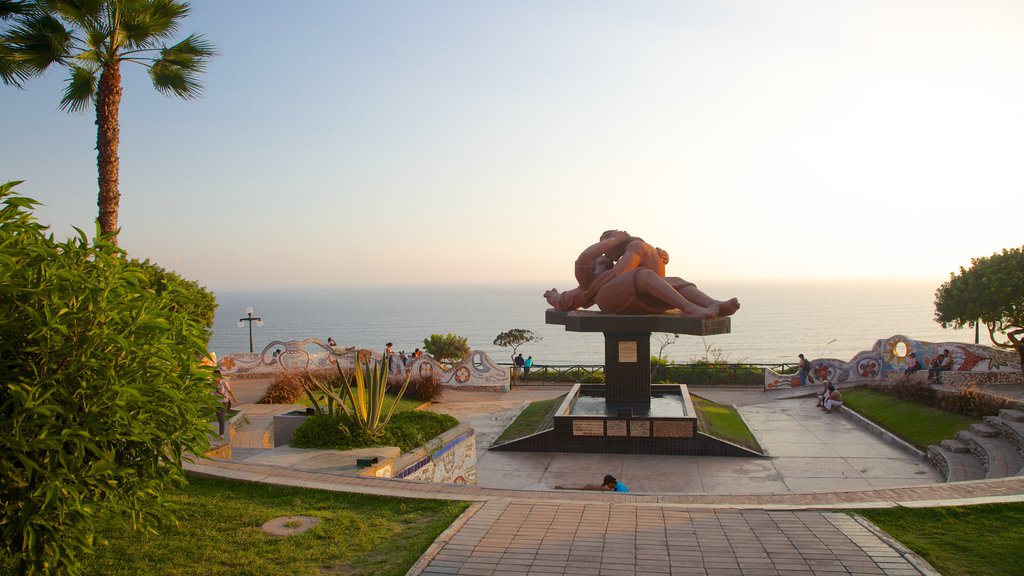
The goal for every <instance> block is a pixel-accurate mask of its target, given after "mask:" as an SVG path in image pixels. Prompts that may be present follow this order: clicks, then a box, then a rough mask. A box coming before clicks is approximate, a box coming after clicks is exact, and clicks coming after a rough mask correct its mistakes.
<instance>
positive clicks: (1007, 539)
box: [843, 394, 1024, 576]
mask: <svg viewBox="0 0 1024 576" xmlns="http://www.w3.org/2000/svg"><path fill="white" fill-rule="evenodd" d="M845 396H846V394H843V397H844V398H845ZM857 513H858V514H860V515H861V516H864V517H865V518H867V519H868V520H870V521H872V522H874V523H875V524H876V525H878V527H879V528H881V529H882V530H885V531H886V532H888V533H889V534H890V535H892V536H893V537H894V538H896V539H897V540H899V541H900V542H902V543H903V544H904V545H905V546H906V547H907V548H910V549H911V550H913V551H914V552H916V553H918V554H920V555H921V556H922V557H923V558H924V559H925V560H927V561H928V563H929V564H931V565H932V566H933V567H934V568H935V569H936V570H938V571H939V572H941V573H942V574H943V575H944V576H957V575H967V574H970V575H972V576H1014V575H1017V576H1021V575H1024V547H1021V542H1024V523H1021V518H1024V503H1020V502H1018V503H1012V504H986V505H979V506H960V507H955V508H912V509H908V508H887V509H876V510H861V511H858V512H857Z"/></svg>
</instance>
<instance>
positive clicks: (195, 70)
mask: <svg viewBox="0 0 1024 576" xmlns="http://www.w3.org/2000/svg"><path fill="white" fill-rule="evenodd" d="M188 13H189V5H188V3H186V2H178V1H176V0H24V1H20V2H19V1H17V0H2V1H0V22H7V23H8V24H6V25H5V26H4V28H3V29H2V30H0V78H2V79H3V81H4V83H5V84H7V85H11V86H17V87H19V88H20V87H21V86H22V84H23V83H24V82H25V81H26V80H28V79H29V78H31V77H34V76H40V75H42V74H43V73H44V72H46V71H47V70H48V69H49V68H50V67H51V66H54V65H57V66H61V67H64V68H67V69H68V71H69V72H70V78H69V79H68V83H67V87H66V88H65V90H64V96H63V97H62V98H61V101H60V107H61V109H62V110H66V111H68V112H84V111H85V110H86V108H88V107H89V106H90V105H95V110H96V150H97V160H96V165H97V169H98V173H99V177H98V181H99V199H98V201H97V204H98V205H99V223H100V229H101V230H102V231H103V233H104V234H110V236H109V240H110V241H111V242H112V243H114V244H116V243H117V230H118V227H117V214H118V206H119V205H120V200H121V193H120V188H119V184H118V178H119V172H120V160H119V158H118V147H119V145H120V139H121V136H120V122H119V114H120V106H121V63H122V62H132V63H135V64H141V65H143V66H145V67H146V68H147V69H148V70H149V77H150V79H151V80H152V82H153V87H154V88H156V89H157V91H159V92H161V93H163V94H165V95H170V96H177V97H179V98H183V99H190V98H195V97H197V96H199V94H200V93H201V92H202V88H201V86H200V85H199V83H198V81H197V79H196V76H197V75H198V74H199V73H200V72H202V71H203V69H205V67H206V63H207V61H208V60H209V59H210V58H211V57H212V56H213V55H214V50H213V45H212V44H210V43H209V42H207V41H206V40H205V39H203V37H202V36H201V35H196V34H192V35H190V36H187V37H186V38H185V39H184V40H181V41H180V42H178V43H177V44H174V45H172V46H166V45H164V44H163V42H164V41H166V40H167V39H169V38H170V37H172V36H174V35H175V34H176V33H177V32H178V29H179V28H180V26H181V21H182V19H184V18H185V17H186V16H187V15H188Z"/></svg>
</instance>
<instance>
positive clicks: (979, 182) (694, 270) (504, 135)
mask: <svg viewBox="0 0 1024 576" xmlns="http://www.w3.org/2000/svg"><path fill="white" fill-rule="evenodd" d="M183 32H186V33H187V32H200V33H203V34H205V35H206V36H207V38H208V39H209V40H211V41H212V42H214V43H215V44H216V46H217V49H218V50H219V51H220V55H219V56H218V57H217V58H216V59H215V60H213V61H212V63H211V64H210V66H209V68H208V70H207V72H206V74H205V75H204V77H203V82H204V85H205V94H204V96H203V97H202V98H201V99H199V100H196V101H188V102H185V101H180V100H174V99H170V98H166V97H164V96H162V95H160V94H159V93H157V92H156V91H155V90H154V89H153V88H152V86H151V85H150V84H149V80H148V77H147V76H146V75H145V72H144V69H142V68H141V67H138V66H132V65H126V67H125V69H124V97H123V101H122V109H121V193H122V200H121V212H120V224H121V226H122V232H121V235H120V242H121V245H122V246H123V247H124V248H126V249H127V250H128V251H129V253H130V254H131V255H132V256H135V257H139V258H147V257H148V258H151V259H152V260H154V261H156V262H158V263H159V264H161V265H163V266H165V267H169V268H173V269H175V270H177V271H178V272H180V273H181V274H183V275H184V276H186V277H188V278H193V279H196V280H199V281H200V283H202V284H204V285H206V286H209V287H211V288H214V289H248V288H253V289H262V288H277V287H302V286H331V285H342V284H381V283H386V284H390V283H403V282H417V283H422V282H462V281H477V282H497V281H513V280H514V281H538V282H539V281H549V280H552V281H561V283H562V284H565V285H566V287H568V285H569V284H570V282H571V279H572V275H571V263H572V261H573V259H574V258H575V256H576V255H577V253H578V252H579V251H580V250H581V249H582V248H584V247H585V246H586V245H587V244H589V243H591V242H592V241H594V240H596V238H597V236H598V235H599V234H600V232H601V231H603V230H605V229H608V228H620V229H625V230H627V231H629V232H631V233H633V234H636V235H639V236H642V237H644V238H645V239H646V240H648V241H649V242H651V243H652V244H656V245H659V246H661V247H663V248H665V249H667V250H668V251H669V252H670V254H671V255H672V262H671V263H670V264H669V272H670V273H673V274H674V275H679V276H683V277H685V278H688V279H693V280H701V279H712V278H713V279H730V278H765V277H834V276H852V277H859V276H873V277H901V276H905V277H927V278H935V279H937V281H942V280H944V279H945V278H947V277H948V274H949V272H951V271H954V270H956V269H957V268H958V267H960V266H968V265H969V264H970V258H971V257H974V256H985V255H989V254H992V253H993V252H996V251H998V250H1000V249H1002V248H1004V247H1012V246H1019V245H1020V244H1021V242H1022V238H1021V234H1020V231H1019V230H1020V229H1019V226H1020V224H1019V222H1018V220H1017V219H1018V218H1019V217H1020V214H1021V212H1022V208H1024V200H1022V196H1021V191H1022V184H1024V170H1022V167H1024V163H1022V162H1024V161H1022V158H1024V2H1020V1H1019V0H1006V1H996V0H971V1H966V0H961V1H955V2H949V1H934V0H927V1H925V0H921V1H905V0H879V1H869V0H855V1H854V0H851V1H821V0H805V1H792V0H780V1H765V0H748V1H743V0H736V1H715V0H708V1H677V0H673V1H668V2H650V1H644V2H620V1H611V2H602V1H594V0H586V1H578V2H572V1H557V2H551V1H522V2H501V3H499V2H471V1H465V2H421V1H393V2H339V1H336V0H323V1H313V0H303V1H302V2H298V3H294V4H288V5H285V6H283V5H282V4H281V3H279V2H278V3H270V2H265V1H262V0H245V1H241V0H218V1H217V2H198V1H197V2H193V14H192V16H191V17H190V18H188V19H187V20H186V21H185V25H184V27H183ZM64 81H65V74H64V72H62V71H58V70H54V71H52V72H51V73H50V74H48V75H47V76H45V77H43V78H41V79H36V80H33V81H30V82H29V83H28V84H26V87H25V89H24V90H21V91H19V90H16V89H13V88H10V87H6V86H0V110H2V113H0V114H2V115H0V125H2V126H3V128H2V130H0V132H2V133H3V135H4V137H3V138H0V180H3V181H7V180H26V183H25V184H22V185H21V186H20V187H19V188H18V190H19V191H20V192H21V193H22V194H25V195H28V196H31V197H34V198H36V199H37V200H40V201H42V202H43V203H44V204H45V206H44V207H43V208H41V209H40V210H39V212H38V216H39V219H40V220H41V221H42V222H44V223H46V224H49V225H51V226H52V230H53V231H54V233H55V234H57V235H58V236H60V237H63V236H67V235H69V234H70V233H71V232H72V229H71V227H72V226H77V227H79V228H83V229H85V230H86V231H87V232H89V233H90V235H91V234H92V232H93V231H94V230H95V218H96V164H95V162H96V158H95V150H94V147H95V138H96V133H95V126H94V124H93V121H94V117H93V112H92V111H90V112H89V113H87V114H85V115H68V114H66V113H64V112H62V111H60V110H59V109H58V102H59V99H60V92H61V89H62V86H63V83H64Z"/></svg>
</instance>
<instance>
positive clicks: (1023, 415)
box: [999, 408, 1024, 422]
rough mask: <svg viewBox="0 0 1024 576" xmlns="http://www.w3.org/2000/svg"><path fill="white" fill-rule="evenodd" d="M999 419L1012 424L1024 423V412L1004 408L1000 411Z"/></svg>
mask: <svg viewBox="0 0 1024 576" xmlns="http://www.w3.org/2000/svg"><path fill="white" fill-rule="evenodd" d="M999 417H1000V418H1002V419H1003V420H1007V421H1010V422H1024V410H1012V409H1009V408H1003V409H1002V410H1000V411H999Z"/></svg>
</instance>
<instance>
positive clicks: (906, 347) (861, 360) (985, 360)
mask: <svg viewBox="0 0 1024 576" xmlns="http://www.w3.org/2000/svg"><path fill="white" fill-rule="evenodd" d="M947 349H948V350H949V352H950V355H951V356H952V357H953V367H952V369H951V370H950V372H944V373H943V377H944V378H945V375H946V374H949V375H952V376H954V377H955V376H956V375H962V376H965V377H970V378H972V379H973V378H979V379H985V380H987V379H988V378H990V377H993V376H998V377H1001V378H1005V379H1008V380H1016V379H1018V378H1019V377H1020V363H1019V359H1018V358H1019V357H1018V356H1017V355H1016V354H1012V353H1009V352H1007V351H1005V350H999V349H997V348H992V347H989V346H980V345H976V344H964V343H962V342H938V343H936V342H924V341H922V340H914V339H912V338H907V337H906V336H900V335H896V336H893V337H891V338H886V339H884V340H877V341H875V345H874V346H872V347H871V350H865V351H862V352H858V353H857V354H856V355H855V356H854V357H853V358H852V359H851V360H850V361H848V362H844V361H842V360H837V359H835V358H820V359H816V360H811V371H810V373H809V374H808V375H807V385H808V386H812V385H820V384H821V383H822V381H824V380H828V381H829V382H834V383H840V382H850V381H865V380H884V379H886V378H889V377H891V376H893V375H895V374H902V373H903V371H904V370H905V369H906V368H907V367H908V366H909V364H908V361H907V358H908V357H909V355H910V353H911V352H916V353H917V358H918V359H919V360H920V361H921V365H922V366H924V367H925V369H924V370H922V372H927V367H928V366H931V363H932V360H933V359H934V358H935V357H936V356H937V355H938V354H939V353H941V352H942V351H943V350H947ZM764 372H765V374H764V387H765V389H766V390H771V389H772V388H780V387H787V386H788V387H793V388H798V387H799V386H800V379H799V378H798V377H797V376H796V374H785V375H783V374H779V373H777V372H775V371H773V370H769V369H765V371H764Z"/></svg>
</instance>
